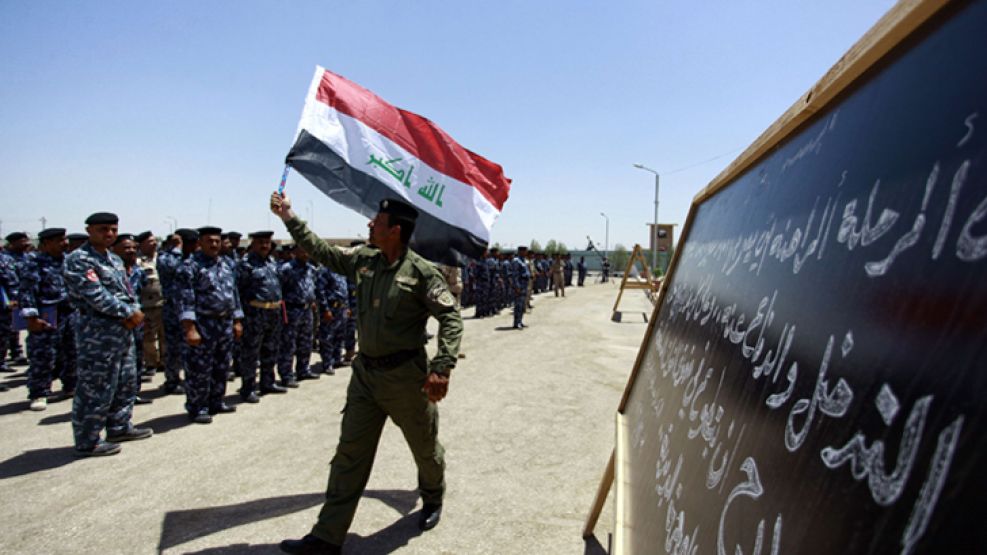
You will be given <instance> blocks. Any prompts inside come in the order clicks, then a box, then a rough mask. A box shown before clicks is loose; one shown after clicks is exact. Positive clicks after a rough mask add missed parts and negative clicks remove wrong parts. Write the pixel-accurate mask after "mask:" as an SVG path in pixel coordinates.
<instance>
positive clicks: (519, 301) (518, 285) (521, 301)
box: [510, 255, 531, 328]
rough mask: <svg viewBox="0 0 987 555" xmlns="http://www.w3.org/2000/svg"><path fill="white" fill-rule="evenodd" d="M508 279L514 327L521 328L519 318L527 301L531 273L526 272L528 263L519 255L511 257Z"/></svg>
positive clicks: (522, 324) (522, 325)
mask: <svg viewBox="0 0 987 555" xmlns="http://www.w3.org/2000/svg"><path fill="white" fill-rule="evenodd" d="M510 279H511V286H512V289H513V291H512V294H513V297H514V327H515V328H523V327H524V323H522V322H521V319H522V318H523V317H524V308H525V305H526V304H527V302H528V281H529V280H531V274H530V273H529V272H528V263H527V262H525V261H524V259H523V258H521V257H520V256H517V255H515V256H514V258H512V259H511V270H510Z"/></svg>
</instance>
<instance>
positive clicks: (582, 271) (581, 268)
mask: <svg viewBox="0 0 987 555" xmlns="http://www.w3.org/2000/svg"><path fill="white" fill-rule="evenodd" d="M576 271H577V272H578V274H579V279H578V281H576V285H578V286H579V287H582V286H583V283H584V282H585V281H586V271H587V269H586V257H585V256H580V257H579V264H577V265H576Z"/></svg>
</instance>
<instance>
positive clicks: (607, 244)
mask: <svg viewBox="0 0 987 555" xmlns="http://www.w3.org/2000/svg"><path fill="white" fill-rule="evenodd" d="M600 215H601V216H603V217H604V218H605V219H606V220H607V234H606V237H605V238H604V239H603V258H608V257H609V256H610V218H609V217H608V216H607V215H606V214H604V213H603V212H600Z"/></svg>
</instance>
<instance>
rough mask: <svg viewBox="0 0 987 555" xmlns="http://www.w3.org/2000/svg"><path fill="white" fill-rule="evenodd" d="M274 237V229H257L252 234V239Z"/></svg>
mask: <svg viewBox="0 0 987 555" xmlns="http://www.w3.org/2000/svg"><path fill="white" fill-rule="evenodd" d="M271 237H274V232H273V231H255V232H253V233H251V234H250V238H251V239H270V238H271Z"/></svg>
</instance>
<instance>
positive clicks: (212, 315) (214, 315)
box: [195, 310, 233, 320]
mask: <svg viewBox="0 0 987 555" xmlns="http://www.w3.org/2000/svg"><path fill="white" fill-rule="evenodd" d="M195 316H196V317H197V318H209V319H212V320H225V319H227V318H230V317H232V316H233V313H232V312H230V311H226V312H200V311H198V310H197V311H196V312H195Z"/></svg>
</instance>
